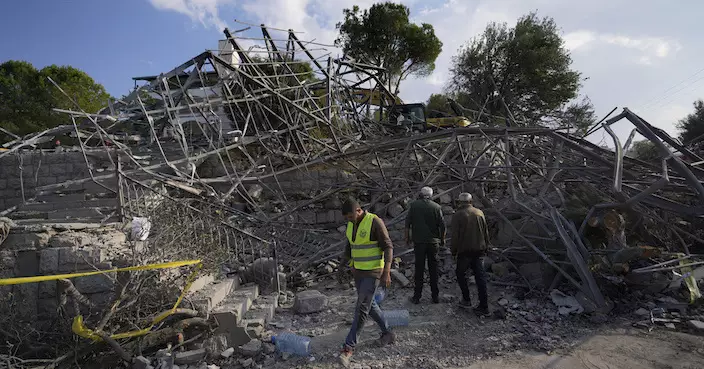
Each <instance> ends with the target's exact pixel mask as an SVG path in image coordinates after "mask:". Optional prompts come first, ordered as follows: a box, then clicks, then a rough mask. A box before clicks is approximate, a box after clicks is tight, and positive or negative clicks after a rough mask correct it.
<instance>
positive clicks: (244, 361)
mask: <svg viewBox="0 0 704 369" xmlns="http://www.w3.org/2000/svg"><path fill="white" fill-rule="evenodd" d="M239 363H240V365H242V366H243V367H245V368H249V367H251V366H252V365H253V364H254V360H252V358H249V359H240V360H239Z"/></svg>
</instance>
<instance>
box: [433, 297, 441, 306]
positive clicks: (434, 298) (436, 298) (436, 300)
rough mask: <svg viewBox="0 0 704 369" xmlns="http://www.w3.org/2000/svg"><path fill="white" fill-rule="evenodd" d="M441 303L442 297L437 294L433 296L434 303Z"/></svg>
mask: <svg viewBox="0 0 704 369" xmlns="http://www.w3.org/2000/svg"><path fill="white" fill-rule="evenodd" d="M439 303H440V298H439V297H437V296H433V304H439Z"/></svg>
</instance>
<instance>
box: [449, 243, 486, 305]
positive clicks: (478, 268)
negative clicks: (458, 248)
mask: <svg viewBox="0 0 704 369" xmlns="http://www.w3.org/2000/svg"><path fill="white" fill-rule="evenodd" d="M469 269H472V273H474V280H475V281H476V282H477V292H478V293H479V307H480V308H482V309H487V308H488V307H489V303H488V294H487V287H486V285H487V276H486V272H485V271H484V253H463V254H459V255H457V269H456V271H455V272H456V274H457V283H458V284H459V285H460V290H462V298H463V299H464V300H465V301H470V299H469V286H468V285H467V270H469Z"/></svg>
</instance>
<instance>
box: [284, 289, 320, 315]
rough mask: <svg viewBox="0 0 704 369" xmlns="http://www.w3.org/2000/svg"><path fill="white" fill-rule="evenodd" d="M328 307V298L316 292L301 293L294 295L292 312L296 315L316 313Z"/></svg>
mask: <svg viewBox="0 0 704 369" xmlns="http://www.w3.org/2000/svg"><path fill="white" fill-rule="evenodd" d="M327 306H328V297H327V296H325V295H323V294H322V293H320V292H319V291H317V290H308V291H302V292H299V293H298V294H296V299H295V301H294V303H293V310H294V311H295V312H296V313H298V314H310V313H317V312H319V311H322V310H324V309H325V308H326V307H327Z"/></svg>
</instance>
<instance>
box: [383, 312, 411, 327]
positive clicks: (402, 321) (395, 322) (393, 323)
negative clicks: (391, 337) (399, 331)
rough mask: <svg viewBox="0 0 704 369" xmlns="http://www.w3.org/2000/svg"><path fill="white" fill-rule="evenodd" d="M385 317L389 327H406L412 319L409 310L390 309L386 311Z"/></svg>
mask: <svg viewBox="0 0 704 369" xmlns="http://www.w3.org/2000/svg"><path fill="white" fill-rule="evenodd" d="M384 319H386V324H388V325H389V327H405V326H407V325H408V320H409V319H410V317H409V315H408V310H405V309H404V310H388V311H384Z"/></svg>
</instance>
